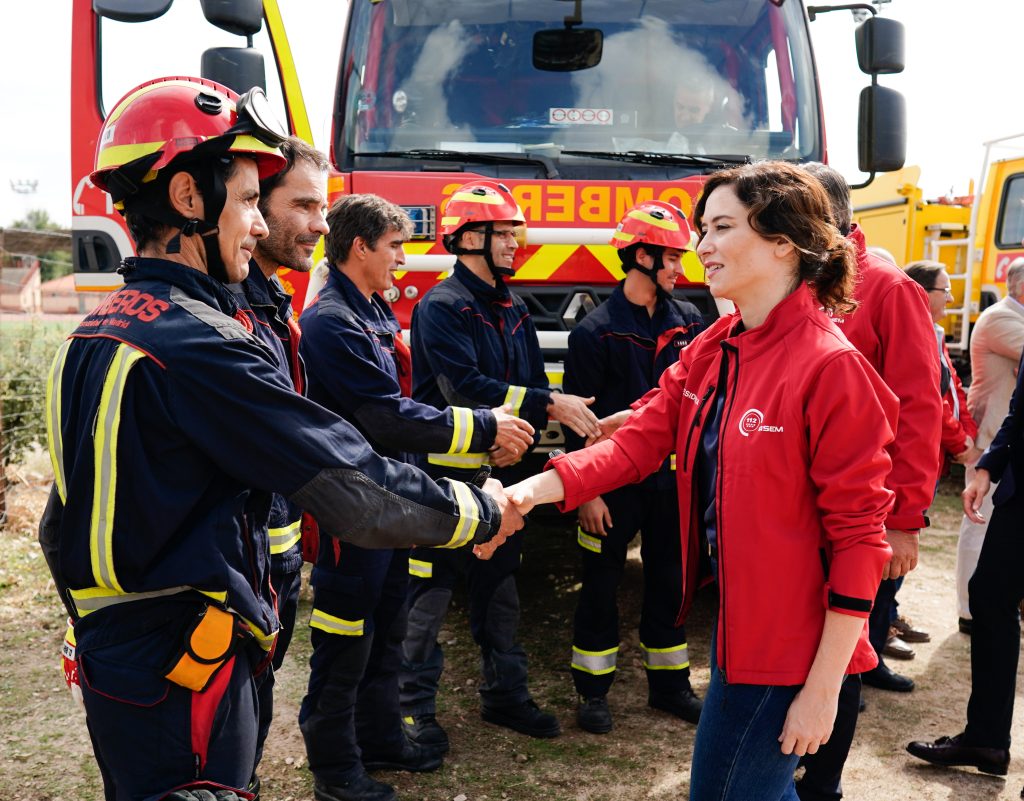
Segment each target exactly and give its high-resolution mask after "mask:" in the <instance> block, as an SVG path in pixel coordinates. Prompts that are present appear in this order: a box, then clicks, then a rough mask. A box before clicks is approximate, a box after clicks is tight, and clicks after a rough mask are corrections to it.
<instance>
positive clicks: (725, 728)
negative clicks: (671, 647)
mask: <svg viewBox="0 0 1024 801" xmlns="http://www.w3.org/2000/svg"><path fill="white" fill-rule="evenodd" d="M716 651H717V648H716V644H715V641H714V639H712V642H711V684H710V685H709V686H708V692H707V695H706V696H705V698H704V710H703V712H701V716H700V725H698V726H697V740H696V742H695V743H694V746H693V764H692V766H691V768H690V801H751V799H755V798H756V799H758V801H798V799H797V795H796V789H795V788H794V786H793V772H794V771H795V770H796V768H797V763H798V762H799V761H800V757H798V756H796V754H783V753H782V750H781V744H780V743H779V740H778V737H779V735H780V734H781V733H782V725H783V723H785V721H786V713H787V712H788V711H789V705H790V704H791V703H792V701H793V698H794V697H795V696H796V694H797V693H798V692H799V691H800V685H796V686H792V687H777V686H767V685H757V684H727V683H726V682H725V679H724V677H723V675H722V672H721V671H720V670H719V669H718V661H717V658H716Z"/></svg>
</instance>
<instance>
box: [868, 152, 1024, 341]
mask: <svg viewBox="0 0 1024 801" xmlns="http://www.w3.org/2000/svg"><path fill="white" fill-rule="evenodd" d="M984 147H985V158H984V161H983V163H982V169H981V173H980V183H979V184H978V186H977V189H976V190H975V188H974V182H973V181H972V182H971V188H970V190H969V192H968V194H967V195H965V196H962V197H945V198H939V199H937V200H925V199H924V197H923V193H922V191H921V189H920V188H919V187H918V181H919V180H920V177H921V168H920V167H905V168H903V169H902V170H899V171H897V172H893V173H888V174H885V175H879V176H877V177H876V178H875V180H874V181H873V182H872V183H871V184H870V185H869V186H867V187H865V188H863V189H858V190H855V191H854V192H853V218H854V221H855V222H856V223H858V224H859V225H860V227H861V228H862V229H863V230H864V234H865V237H866V238H867V242H868V245H870V246H876V247H881V248H885V249H886V250H887V251H889V253H891V254H892V256H893V258H894V259H895V261H896V263H897V264H898V265H900V266H901V267H903V266H906V265H907V264H909V263H910V262H912V261H916V260H918V259H935V260H938V261H941V262H943V263H945V265H946V269H947V271H948V272H949V277H950V279H951V282H952V287H953V297H954V300H953V302H952V303H951V304H950V307H949V314H948V315H946V318H945V319H944V320H943V322H942V325H943V327H944V328H945V329H946V337H947V340H948V345H949V349H950V351H951V352H952V353H954V355H959V356H960V357H961V358H964V359H966V358H967V357H968V352H969V351H968V346H969V342H970V332H971V327H972V325H973V324H974V322H975V321H976V320H977V319H978V314H980V313H981V311H982V310H983V309H985V308H986V307H987V306H990V305H991V304H992V303H994V302H995V301H997V300H999V299H1000V298H1002V297H1004V296H1005V295H1006V270H1007V268H1008V267H1009V266H1010V264H1011V263H1012V262H1013V260H1014V259H1016V258H1018V257H1021V256H1024V245H1022V240H1024V133H1020V134H1014V135H1013V136H1006V137H1002V138H1000V139H993V140H992V141H990V142H985V145H984Z"/></svg>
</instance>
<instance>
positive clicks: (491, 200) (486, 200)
mask: <svg viewBox="0 0 1024 801" xmlns="http://www.w3.org/2000/svg"><path fill="white" fill-rule="evenodd" d="M455 200H462V201H465V202H466V203H483V204H485V205H488V206H500V205H501V204H502V203H504V202H505V199H504V198H503V197H501V196H500V195H475V194H473V193H472V192H456V193H455V194H454V195H452V197H451V200H449V201H448V202H449V203H451V202H453V201H455Z"/></svg>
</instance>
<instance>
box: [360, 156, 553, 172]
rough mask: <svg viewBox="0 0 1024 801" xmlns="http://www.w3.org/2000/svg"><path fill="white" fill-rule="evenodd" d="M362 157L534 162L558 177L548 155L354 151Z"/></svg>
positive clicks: (513, 162)
mask: <svg viewBox="0 0 1024 801" xmlns="http://www.w3.org/2000/svg"><path fill="white" fill-rule="evenodd" d="M352 155H353V156H359V157H362V158H387V159H423V160H424V161H475V162H476V163H478V164H533V165H540V166H541V167H543V168H544V172H545V173H546V175H547V177H548V178H557V177H558V168H557V167H556V166H555V165H554V163H553V162H552V161H551V159H549V158H547V157H546V156H527V155H520V154H510V153H475V152H474V153H467V152H464V151H461V150H427V149H423V150H384V151H381V152H379V153H372V152H366V153H353V154H352Z"/></svg>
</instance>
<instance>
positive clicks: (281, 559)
mask: <svg viewBox="0 0 1024 801" xmlns="http://www.w3.org/2000/svg"><path fill="white" fill-rule="evenodd" d="M230 289H231V291H232V292H234V293H235V295H236V300H238V302H239V306H241V307H242V309H243V311H245V312H246V313H247V314H249V316H250V317H251V319H252V327H253V333H254V334H256V336H258V337H259V338H260V339H261V340H263V342H264V344H266V345H267V346H268V347H269V348H270V349H271V350H272V351H273V352H274V357H275V359H276V360H277V366H278V369H279V370H280V371H281V373H282V375H283V376H284V377H285V379H286V380H287V381H288V383H289V384H290V385H291V386H292V388H293V389H295V391H296V392H299V393H300V394H305V393H304V390H305V387H306V379H305V375H306V374H305V367H304V365H303V364H302V359H301V358H300V357H299V351H298V345H299V343H298V339H299V328H298V326H297V325H294V323H293V324H292V325H289V321H290V320H292V296H291V295H289V294H288V293H287V292H285V291H284V287H282V286H281V282H280V281H279V280H278V278H277V276H276V275H274V276H271V277H270V278H269V279H268V278H267V277H266V276H265V275H264V274H263V271H262V270H261V269H260V266H259V264H257V263H256V261H255V260H253V261H250V262H249V275H248V277H247V278H246V279H245V280H244V281H243V282H242V283H241V284H233V285H231V287H230ZM301 524H302V510H301V509H299V507H298V506H296V505H295V504H293V503H289V501H288V499H287V498H285V497H284V496H283V495H280V494H278V493H276V492H275V493H274V497H273V499H272V500H271V502H270V570H271V572H272V573H274V574H277V575H280V574H282V573H291V572H294V571H296V570H299V569H300V568H301V567H302V547H301V536H300V534H301Z"/></svg>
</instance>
